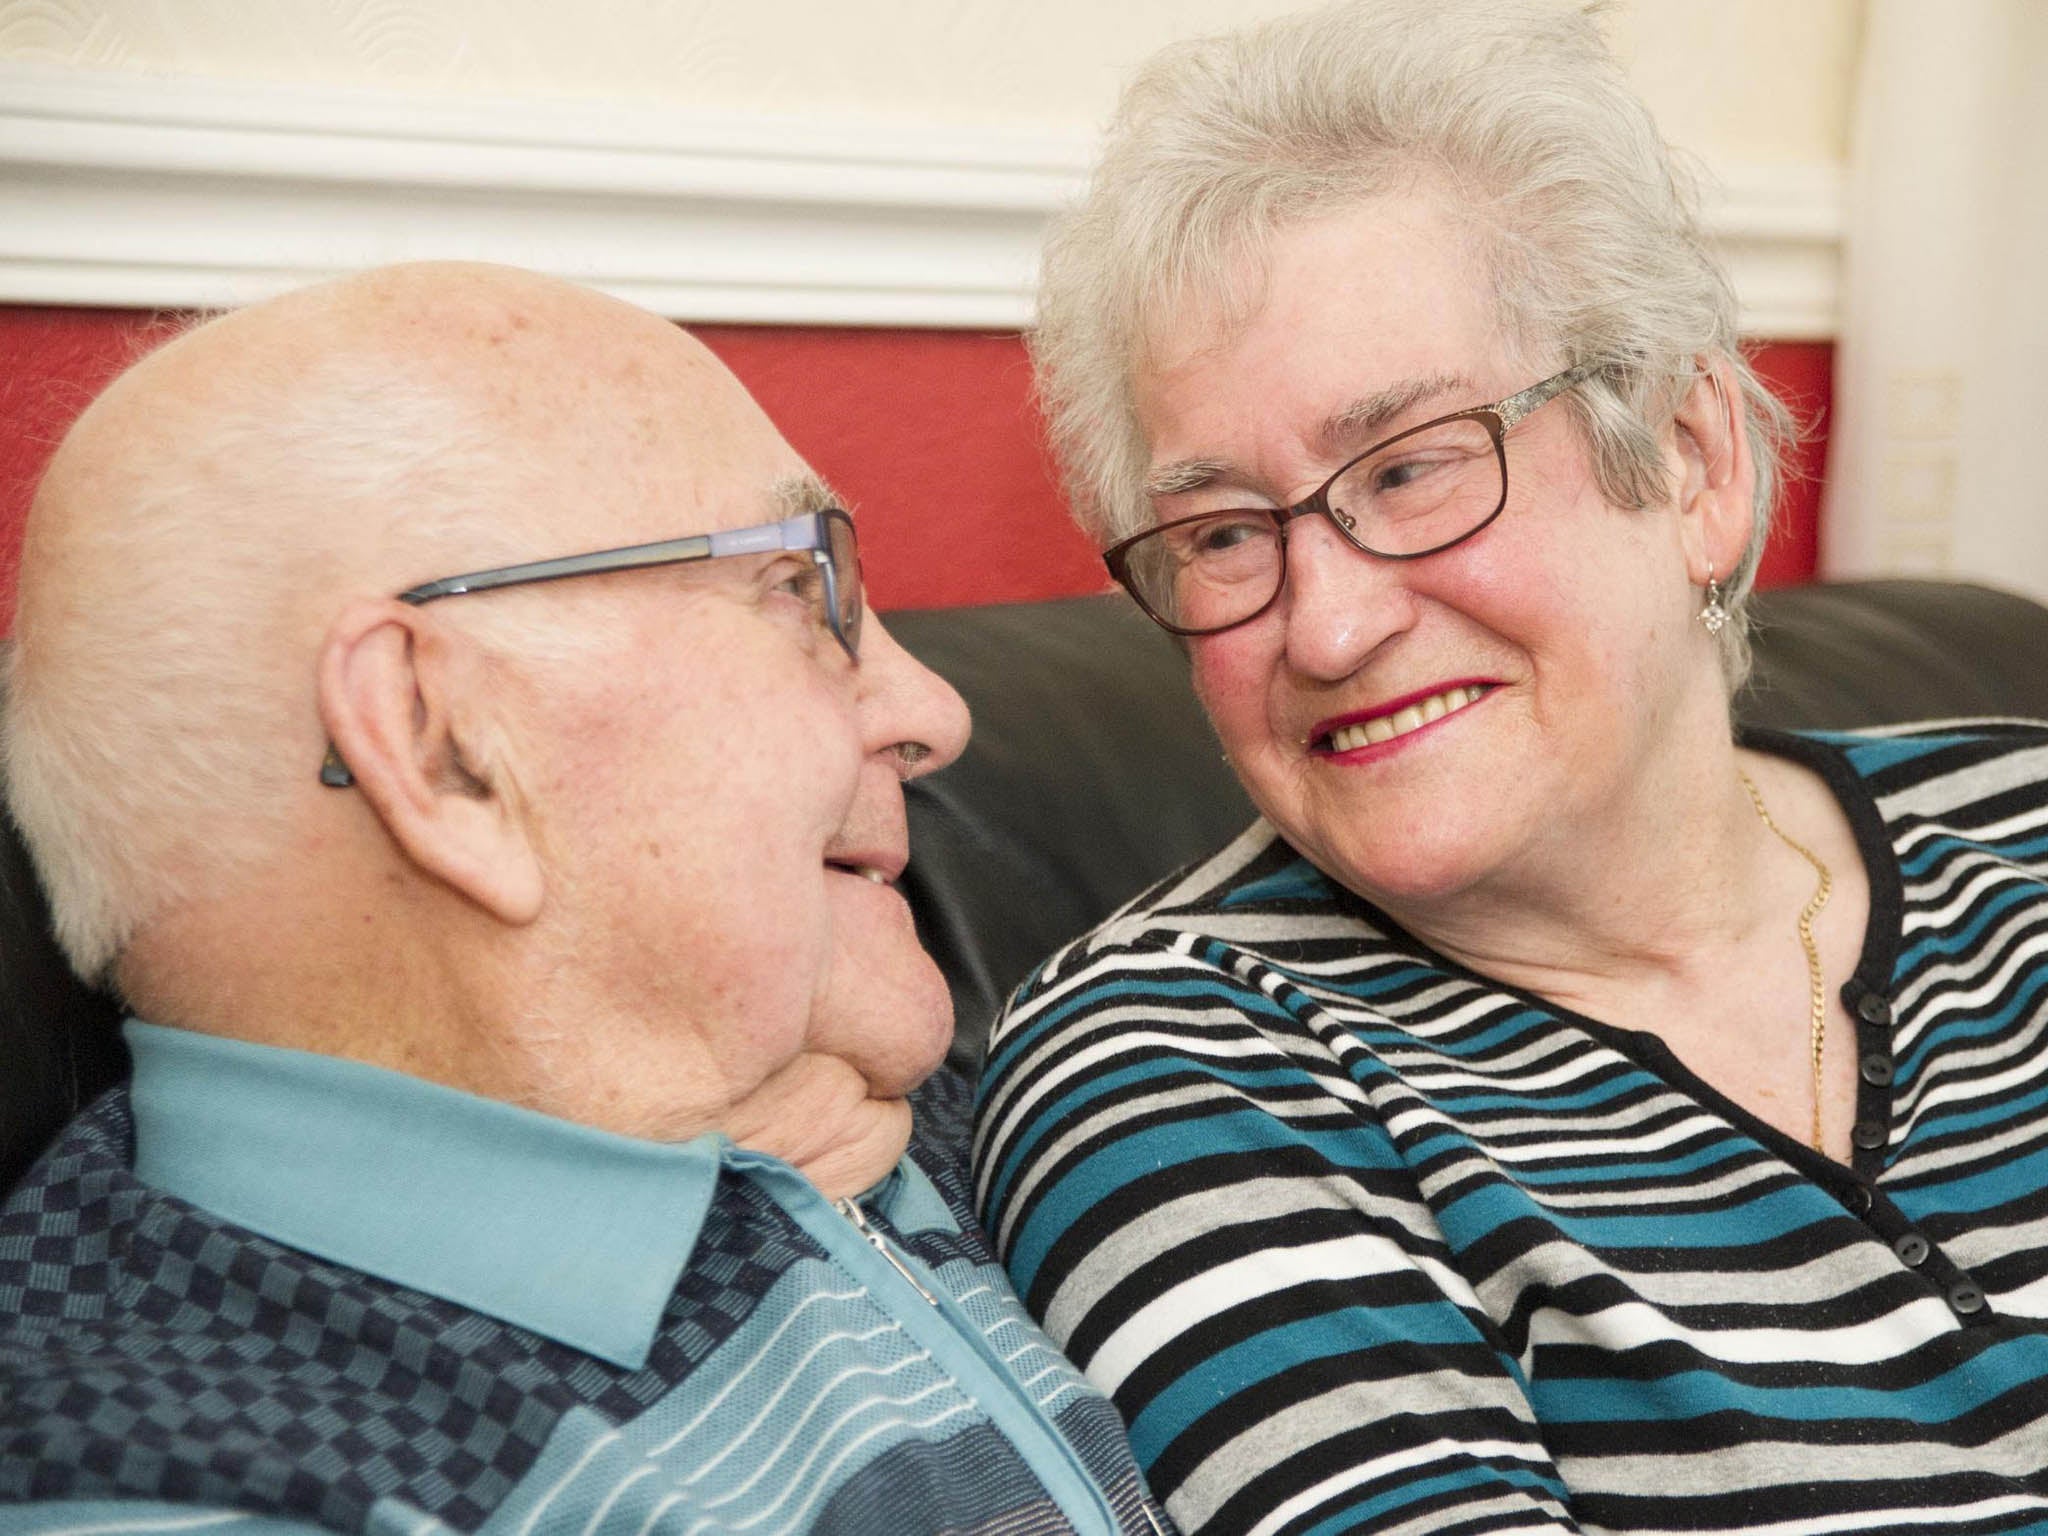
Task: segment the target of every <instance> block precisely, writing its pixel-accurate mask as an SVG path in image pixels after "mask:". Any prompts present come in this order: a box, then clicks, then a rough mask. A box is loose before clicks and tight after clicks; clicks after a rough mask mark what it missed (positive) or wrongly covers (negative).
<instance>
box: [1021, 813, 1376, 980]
mask: <svg viewBox="0 0 2048 1536" xmlns="http://www.w3.org/2000/svg"><path fill="white" fill-rule="evenodd" d="M1378 931H1379V928H1378V925H1377V924H1375V922H1374V921H1373V914H1372V913H1371V912H1370V909H1368V908H1367V907H1365V905H1364V904H1363V903H1361V902H1360V901H1359V900H1358V899H1357V898H1356V897H1354V896H1352V895H1351V894H1350V893H1349V892H1347V891H1345V890H1344V889H1343V888H1342V887H1341V886H1339V885H1337V884H1336V883H1335V882H1334V881H1332V880H1331V879H1330V878H1329V877H1328V876H1327V875H1325V874H1324V873H1323V872H1322V871H1321V870H1319V869H1317V868H1316V867H1315V865H1314V864H1312V863H1310V862H1309V861H1308V860H1307V859H1305V858H1303V857H1302V856H1301V855H1300V854H1299V853H1297V852H1296V851H1295V850H1294V849H1293V848H1292V847H1290V846H1289V845H1288V844H1287V842H1286V841H1285V839H1283V838H1282V837H1281V836H1280V834H1279V833H1278V832H1277V831H1276V830H1275V829H1274V828H1273V826H1272V825H1271V824H1270V823H1268V822H1266V821H1264V820H1259V821H1255V822H1253V823H1252V824H1251V825H1250V826H1249V827H1247V828H1245V830H1244V831H1243V832H1241V833H1240V834H1239V835H1238V836H1236V837H1235V838H1233V839H1231V841H1230V842H1229V843H1227V844H1225V845H1224V846H1223V847H1222V848H1220V849H1218V850H1217V851H1216V852H1215V853H1213V854H1210V855H1209V856H1208V857H1207V858H1205V859H1199V860H1197V861H1196V862H1194V863H1192V864H1189V865H1186V866H1184V867H1182V868H1181V869H1178V870H1176V871H1174V872H1173V873H1172V874H1170V875H1168V876H1166V877H1165V878H1164V879H1162V880H1159V881H1157V882H1155V883H1154V884H1152V885H1150V886H1148V887H1147V888H1146V889H1144V890H1142V891H1140V892H1139V893H1138V894H1137V895H1135V896H1133V897H1132V898H1131V899H1130V900H1129V901H1127V902H1125V903H1124V904H1123V905H1122V906H1121V907H1119V908H1117V909H1116V910H1115V911H1114V912H1112V913H1111V914H1110V915H1109V916H1108V917H1106V918H1104V919H1103V920H1102V921H1101V922H1099V923H1097V924H1096V925H1095V926H1094V927H1093V928H1091V929H1089V930H1088V931H1087V932H1086V933H1084V934H1082V935H1080V936H1079V937H1078V938H1076V939H1073V940H1071V941H1070V942H1068V943H1067V944H1065V945H1063V946H1061V947H1060V948H1059V949H1058V950H1056V951H1054V952H1053V954H1052V955H1050V956H1048V957H1047V958H1046V959H1045V960H1044V961H1043V962H1042V963H1041V964H1040V965H1039V966H1038V967H1037V968H1036V969H1034V970H1033V971H1032V972H1031V974H1030V975H1029V976H1027V977H1026V978H1025V980H1024V982H1023V983H1022V984H1021V985H1020V986H1019V987H1018V989H1017V991H1016V993H1015V995H1014V996H1013V997H1012V999H1011V1004H1010V1010H1011V1011H1012V1012H1014V1011H1015V1010H1016V1009H1018V1008H1019V1007H1020V1006H1022V1005H1025V1004H1027V1003H1029V1002H1031V1001H1032V1000H1034V999H1036V998H1039V997H1041V996H1043V995H1044V994H1046V993H1047V992H1049V991H1054V990H1062V991H1063V990H1067V989H1069V988H1071V986H1072V985H1073V984H1074V982H1075V981H1076V979H1077V978H1078V977H1079V976H1080V975H1082V974H1083V973H1085V974H1086V975H1087V976H1089V977H1091V978H1094V979H1096V980H1100V979H1103V978H1105V977H1111V976H1115V975H1118V974H1122V973H1124V972H1127V971H1129V970H1132V969H1140V970H1145V971H1147V972H1150V971H1154V970H1156V969H1157V968H1158V966H1159V965H1160V964H1161V962H1162V959H1163V958H1165V957H1169V956H1178V957H1180V958H1181V959H1182V960H1184V961H1186V962H1187V963H1189V964H1192V965H1197V966H1204V965H1206V966H1208V967H1210V968H1216V969H1232V968H1233V967H1232V966H1231V963H1230V960H1229V958H1227V957H1229V956H1234V955H1236V954H1237V953H1238V952H1240V951H1244V952H1249V953H1251V954H1254V955H1257V956H1259V957H1261V958H1265V959H1273V960H1280V961H1283V962H1284V960H1285V958H1286V957H1287V956H1288V955H1289V954H1290V953H1292V952H1293V951H1294V950H1295V949H1296V948H1297V947H1298V946H1299V945H1300V944H1301V943H1302V942H1303V941H1305V940H1313V939H1314V938H1315V937H1316V936H1318V935H1339V934H1341V936H1342V937H1343V938H1344V939H1345V940H1346V941H1347V942H1350V943H1356V942H1357V941H1359V940H1360V939H1370V938H1372V937H1373V936H1374V935H1375V934H1376V933H1377V932H1378Z"/></svg>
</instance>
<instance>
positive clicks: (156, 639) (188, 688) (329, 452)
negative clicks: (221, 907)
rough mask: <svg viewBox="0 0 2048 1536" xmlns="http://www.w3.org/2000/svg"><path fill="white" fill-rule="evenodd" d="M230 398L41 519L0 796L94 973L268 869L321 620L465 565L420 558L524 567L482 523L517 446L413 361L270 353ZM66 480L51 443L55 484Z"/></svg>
mask: <svg viewBox="0 0 2048 1536" xmlns="http://www.w3.org/2000/svg"><path fill="white" fill-rule="evenodd" d="M266 365H267V366H266ZM231 394H232V398H233V403H232V405H231V406H229V407H228V408H225V409H220V410H215V411H212V412H211V413H210V414H208V415H207V416H206V417H205V419H204V422H203V424H195V427H194V431H195V433H196V432H199V431H202V430H203V433H204V439H205V441H204V447H203V451H200V450H198V449H197V448H196V446H192V445H184V444H181V445H179V447H178V448H177V449H174V450H173V451H170V452H168V453H166V454H164V455H163V458H162V461H161V462H160V463H159V464H154V465H152V464H143V465H130V466H128V467H127V469H126V471H125V472H124V473H123V474H121V475H119V476H117V477H115V478H114V480H113V484H114V485H115V486H116V487H117V489H116V490H115V491H114V492H113V493H111V496H109V495H108V493H106V492H105V490H104V486H103V484H102V483H100V482H98V481H96V482H95V483H94V485H93V486H92V487H91V491H90V493H89V494H90V497H91V499H92V502H93V504H91V505H86V506H78V507H73V506H71V505H68V504H67V505H66V506H65V507H64V508H63V510H62V511H61V512H59V511H57V510H56V509H54V508H53V509H51V513H50V516H51V519H52V521H54V522H55V523H56V525H57V526H56V527H54V528H49V529H38V527H37V526H36V525H37V522H38V519H37V518H36V517H35V516H33V515H32V517H31V522H30V531H29V540H28V542H29V548H28V552H27V558H26V559H25V561H24V571H23V580H24V587H23V601H22V609H21V618H20V621H19V623H18V626H17V633H16V637H15V641H14V644H13V648H12V651H11V654H10V655H9V658H8V667H7V707H6V715H5V731H4V749H5V751H4V766H5V775H6V793H7V801H8V806H9V808H10V810H11V811H12V813H13V816H14V819H15V821H16V823H17V824H18V826H19V827H20V829H21V832H22V836H23V839H24V841H25V842H26V843H27V845H28V848H29V851H30V854H31V855H32V857H33V858H34V861H35V865H36V869H37V872H38V874H39V875H40V877H41V879H42V883H43V888H44V890H45V891H46V893H47V894H48V896H49V901H50V909H51V914H52V920H53V925H54V928H55V931H56V937H57V940H58V943H59V944H60V945H61V946H62V948H63V950H64V952H65V954H66V956H67V957H68V958H69V959H70V961H71V964H72V967H73V968H74V969H75V970H76V971H77V972H78V973H79V975H80V976H82V977H84V978H85V979H86V980H88V981H92V982H96V983H100V984H107V983H110V982H111V981H113V980H114V977H113V975H112V972H113V969H114V967H115V965H116V962H117V961H118V960H119V958H120V956H121V954H122V952H123V950H124V949H125V948H126V946H127V945H128V943H129V942H130V940H131V939H132V938H133V936H134V934H135V933H136V931H137V928H138V927H139V926H140V925H141V924H143V923H144V922H146V921H148V920H149V919H150V917H151V916H153V915H154V914H156V913H158V912H161V911H164V910H167V909H171V908H173V907H175V906H176V905H177V904H179V903H181V902H184V901H189V900H192V899H194V898H196V897H198V896H201V895H203V894H204V893H206V892H208V891H214V890H221V889H224V888H225V886H226V882H228V881H229V880H231V879H232V877H233V876H234V875H235V874H236V873H237V872H238V871H244V870H247V869H249V868H251V867H253V866H257V865H260V864H261V863H263V862H264V861H266V860H270V859H274V858H276V857H277V856H278V855H279V853H280V851H281V848H282V846H283V844H284V841H285V838H286V834H287V832H288V830H289V822H290V812H291V807H292V805H293V802H294V799H295V798H296V797H299V796H302V795H303V793H304V790H305V786H306V785H308V784H310V783H312V781H313V779H314V777H315V774H316V771H317V769H318V767H319V746H318V742H319V739H320V735H321V732H320V728H319V725H318V719H317V699H316V692H315V684H316V678H315V659H316V656H317V651H318V645H319V641H320V638H321V632H322V631H324V628H325V622H326V620H325V617H324V616H323V615H327V614H331V613H332V612H333V611H334V610H335V609H336V608H338V606H339V602H340V600H341V599H342V598H345V597H348V596H352V595H356V594H357V593H359V592H366V591H367V592H370V593H374V594H377V595H382V592H386V591H390V590H395V586H396V585H403V584H405V582H406V579H407V578H406V577H405V576H403V575H401V576H400V577H399V578H398V580H397V581H396V583H393V582H392V578H391V576H390V574H389V573H390V572H391V571H393V570H394V569H400V568H399V567H395V566H394V557H395V556H397V555H400V554H402V557H403V558H404V559H405V560H406V561H412V560H414V559H417V561H418V562H420V565H419V567H417V568H410V567H408V568H410V569H411V576H410V579H411V580H421V579H430V578H433V577H438V576H443V575H449V574H453V573H452V572H451V571H446V570H440V569H425V568H424V566H425V565H427V564H430V563H432V562H433V561H434V560H435V559H436V558H437V557H440V558H450V559H453V560H455V561H456V562H457V563H462V562H465V561H469V562H473V563H466V564H463V565H462V568H463V569H475V568H477V567H479V566H484V565H491V564H496V563H501V562H502V561H505V560H508V559H518V558H527V557H529V556H530V555H531V554H533V553H534V551H531V550H529V549H527V548H526V547H524V546H523V545H522V544H520V543H518V542H517V540H518V537H519V536H518V533H517V532H516V530H507V529H506V528H505V526H504V525H505V520H504V519H502V518H494V517H493V516H492V515H490V514H491V513H492V512H493V511H496V510H498V509H501V508H502V506H503V504H504V502H505V500H506V487H507V485H508V483H510V482H509V481H508V477H507V475H506V472H505V459H506V457H507V454H508V451H515V450H514V445H508V444H507V443H506V442H505V441H503V434H502V433H500V434H497V435H495V436H494V435H493V434H492V433H491V432H490V431H489V430H488V429H487V425H486V423H485V421H484V419H483V416H482V412H481V410H480V409H479V407H478V406H476V405H475V404H474V403H472V402H470V401H468V400H466V399H463V398H461V397H459V396H458V395H457V394H456V393H455V392H453V391H451V390H450V389H449V388H448V387H447V386H446V385H445V384H443V383H441V382H440V381H438V380H434V379H432V378H429V377H427V376H426V375H425V373H424V371H422V372H421V373H420V374H419V375H417V376H410V377H409V376H408V373H407V371H406V369H405V368H404V367H403V366H402V365H400V364H399V363H397V362H396V361H394V360H393V359H392V358H391V357H389V356H388V355H384V356H372V357H365V356H357V355H350V354H346V353H343V354H339V355H334V356H328V357H322V358H319V359H316V360H314V361H312V362H310V363H308V362H301V363H299V364H297V365H296V366H292V365H288V364H286V363H285V362H284V361H282V360H281V359H278V358H276V357H275V356H272V357H269V358H265V359H257V360H252V363H251V369H250V372H249V374H248V376H246V377H243V378H240V379H238V380H237V381H236V383H235V385H234V387H233V389H232V391H231ZM194 414H196V413H190V412H188V413H187V416H188V419H189V417H191V416H192V415H194ZM89 415H90V413H88V419H89ZM94 446H95V447H96V446H97V445H94ZM188 447H191V448H192V451H186V450H187V448H188ZM91 451H92V450H91V448H87V449H84V450H81V452H82V453H90V452H91ZM65 473H66V471H65V469H64V465H63V456H62V455H61V454H60V456H59V460H58V467H57V468H55V469H53V472H52V477H51V479H52V481H55V480H57V479H59V478H60V477H61V476H63V475H64V474H65ZM43 494H44V495H45V496H49V497H52V498H53V499H56V500H63V501H67V502H69V501H72V500H85V499H86V498H87V494H88V493H85V492H80V491H77V490H74V489H73V488H71V487H68V486H67V487H65V488H63V489H59V490H55V491H52V490H51V486H50V482H46V485H45V488H44V493H43ZM109 503H111V504H109ZM39 536H40V537H41V539H42V540H44V541H46V542H48V543H50V544H52V545H53V546H57V551H56V553H55V556H54V558H51V554H50V552H49V551H39V550H38V549H37V547H36V546H37V543H38V540H39ZM549 553H555V551H549ZM44 559H50V563H51V570H50V571H49V572H47V573H44V572H43V571H42V570H41V569H40V566H41V563H42V561H43V560H44ZM380 581H381V582H383V583H385V585H384V586H383V587H382V589H381V590H380V589H379V587H378V586H376V585H375V583H378V582H380ZM480 606H485V607H488V606H490V605H480ZM478 621H479V623H480V625H481V626H482V627H483V628H484V629H485V630H486V631H489V630H490V629H491V628H492V626H493V625H495V626H496V627H497V629H498V630H501V631H504V633H502V634H499V635H498V636H497V638H498V640H499V641H500V643H518V642H520V641H522V640H523V641H527V642H532V641H534V640H536V638H537V637H536V636H533V635H529V634H526V633H524V631H521V632H520V633H517V634H515V633H513V632H512V629H511V628H508V626H514V627H516V626H517V625H518V623H519V620H518V619H517V617H516V616H515V615H514V614H512V613H510V612H506V611H503V610H498V611H494V612H491V613H487V614H480V615H478ZM528 627H531V626H528Z"/></svg>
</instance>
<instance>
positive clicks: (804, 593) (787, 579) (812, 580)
mask: <svg viewBox="0 0 2048 1536" xmlns="http://www.w3.org/2000/svg"><path fill="white" fill-rule="evenodd" d="M768 580H769V585H770V587H771V588H772V589H773V590H774V591H777V592H787V593H788V594H789V595H790V596H791V597H795V598H801V599H802V600H803V601H804V602H807V603H808V602H813V601H815V600H816V598H817V595H818V590H819V588H820V586H821V585H822V584H823V582H824V577H823V576H822V575H820V574H819V571H818V567H817V566H816V565H814V564H813V563H812V562H810V561H808V560H783V561H777V562H776V565H775V567H774V569H772V570H771V571H770V572H769V573H768Z"/></svg>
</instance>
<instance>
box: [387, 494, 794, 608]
mask: <svg viewBox="0 0 2048 1536" xmlns="http://www.w3.org/2000/svg"><path fill="white" fill-rule="evenodd" d="M821 521H822V516H821V514H819V513H816V512H799V513H798V514H797V515H796V516H795V517H786V518H784V519H783V520H782V521H781V522H779V523H767V524H764V525H762V526H761V527H758V528H733V529H726V530H723V531H721V532H718V533H694V534H691V535H690V536H689V537H687V538H681V539H659V540H656V541H655V542H654V543H652V544H630V545H627V546H626V547H625V548H623V549H604V550H599V551H597V552H596V553H594V554H588V555H564V556H562V557H560V558H559V559H555V560H532V561H528V562H526V563H524V564H521V565H501V566H498V567H495V568H494V569H492V570H488V571H472V572H470V573H469V574H468V575H466V576H444V577H442V578H441V579H440V580H439V581H429V582H425V583H423V584H422V585H420V586H417V587H412V588H409V589H407V590H406V591H404V592H401V593H399V594H398V600H399V601H400V602H402V603H411V604H413V605H414V606H415V607H417V606H418V605H419V604H421V603H431V602H433V601H434V600H435V599H436V598H440V597H459V596H461V595H462V594H463V593H465V592H488V591H489V590H490V589H491V588H493V587H513V586H526V585H528V584H529V583H532V582H537V581H560V580H561V579H562V578H563V577H566V576H592V575H596V574H598V573H600V572H603V571H629V570H632V569H634V568H635V567H637V566H643V565H676V564H681V563H683V562H684V561H689V560H712V559H717V558H718V557H720V556H722V555H755V554H772V553H773V552H775V551H777V550H783V549H813V550H815V549H821V548H823V547H824V542H825V535H824V532H823V530H822V529H821V528H820V526H819V525H820V523H821Z"/></svg>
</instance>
